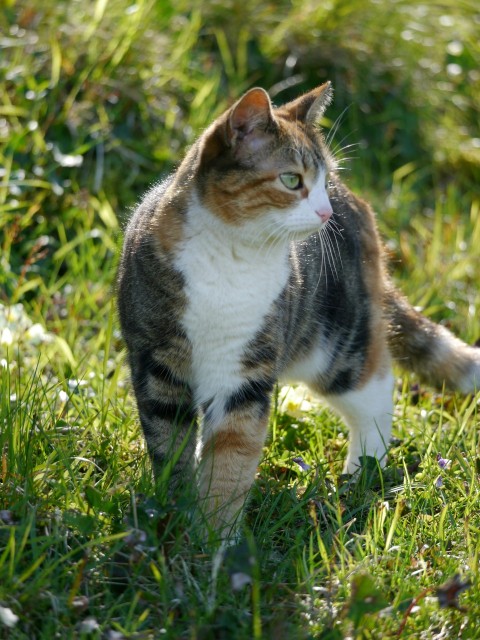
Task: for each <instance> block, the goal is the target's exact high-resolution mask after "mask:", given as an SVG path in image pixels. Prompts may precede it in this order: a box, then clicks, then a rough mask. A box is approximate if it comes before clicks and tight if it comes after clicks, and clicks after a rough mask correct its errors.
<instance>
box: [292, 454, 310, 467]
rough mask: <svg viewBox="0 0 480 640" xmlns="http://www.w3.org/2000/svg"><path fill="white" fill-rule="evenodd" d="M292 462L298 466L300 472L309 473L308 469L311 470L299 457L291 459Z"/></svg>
mask: <svg viewBox="0 0 480 640" xmlns="http://www.w3.org/2000/svg"><path fill="white" fill-rule="evenodd" d="M292 462H295V463H296V464H298V466H299V467H300V469H302V471H310V469H311V468H312V467H311V465H309V464H307V463H306V462H305V461H304V459H303V458H301V457H300V456H298V457H297V458H292Z"/></svg>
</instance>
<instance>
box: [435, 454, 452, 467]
mask: <svg viewBox="0 0 480 640" xmlns="http://www.w3.org/2000/svg"><path fill="white" fill-rule="evenodd" d="M437 462H438V466H439V467H440V469H448V467H449V466H450V465H451V463H452V461H451V460H449V459H448V458H442V456H441V454H440V453H437Z"/></svg>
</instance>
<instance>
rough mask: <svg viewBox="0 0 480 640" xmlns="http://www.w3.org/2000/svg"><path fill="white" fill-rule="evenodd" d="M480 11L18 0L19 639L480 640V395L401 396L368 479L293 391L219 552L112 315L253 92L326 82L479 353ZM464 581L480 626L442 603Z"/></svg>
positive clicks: (4, 295)
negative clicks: (133, 213)
mask: <svg viewBox="0 0 480 640" xmlns="http://www.w3.org/2000/svg"><path fill="white" fill-rule="evenodd" d="M477 13H478V9H477V8H476V7H475V5H474V3H468V2H465V3H463V4H462V7H461V8H457V7H453V5H452V7H450V5H449V4H448V3H444V4H442V5H437V4H435V6H434V5H428V4H424V5H422V4H420V5H418V4H415V5H414V4H412V3H411V2H410V1H407V0H402V1H399V2H390V3H385V2H380V3H378V2H373V1H372V2H350V3H347V4H345V3H343V2H332V3H316V2H302V3H295V2H294V3H286V2H285V3H283V2H280V3H277V5H275V7H274V6H273V5H268V4H263V5H258V2H249V1H247V2H241V3H239V2H234V1H233V0H232V1H231V2H230V1H228V2H223V3H213V2H212V3H201V4H198V6H197V5H196V3H182V2H180V3H179V4H178V5H177V4H173V3H170V2H168V1H167V0H161V1H160V0H159V1H157V2H154V1H153V0H142V1H140V2H136V3H134V4H132V3H128V2H126V1H124V0H111V1H110V2H102V1H101V0H99V1H98V2H94V3H87V4H85V3H81V2H54V1H53V0H45V2H43V3H41V4H40V3H35V2H33V3H32V2H28V3H27V2H16V1H14V0H8V1H7V2H6V3H5V8H4V9H2V13H1V14H0V48H1V55H0V93H1V95H2V104H1V105H0V304H1V306H0V637H5V638H15V639H16V638H22V639H23V638H28V639H29V640H32V639H37V638H42V639H45V640H47V639H48V640H50V639H51V638H53V637H62V638H70V637H71V638H80V637H93V638H95V637H97V638H100V637H105V638H108V639H109V640H119V639H120V638H159V637H168V638H174V639H177V638H184V637H185V638H187V637H188V638H192V639H193V638H202V639H204V638H238V639H242V638H245V639H249V640H250V639H251V638H277V637H278V638H299V639H302V638H305V639H307V638H331V639H335V638H344V637H348V636H350V637H355V638H384V637H387V636H388V635H390V636H392V635H393V636H394V635H395V634H397V633H398V632H399V631H400V630H402V629H403V631H402V634H403V635H402V637H424V638H441V637H447V636H449V637H462V638H475V637H477V635H478V632H477V630H476V624H477V622H476V621H477V620H478V618H479V616H480V605H479V603H478V597H477V594H478V585H479V579H478V558H479V551H480V545H479V537H478V534H479V531H480V516H479V510H478V500H479V480H478V478H479V476H478V474H479V471H480V468H479V459H480V458H479V446H480V443H479V441H478V439H479V433H480V429H479V424H480V420H479V415H478V411H479V409H478V401H477V400H476V399H475V398H472V397H467V398H463V397H461V396H455V395H450V394H441V393H433V392H431V391H430V390H428V389H425V388H423V387H419V386H418V385H417V381H416V380H415V379H413V378H409V377H408V376H405V377H404V378H399V380H398V385H397V391H396V409H395V419H394V441H393V444H392V449H391V452H390V460H389V464H388V466H387V469H386V470H385V472H384V473H383V474H379V473H378V470H376V469H371V470H370V471H371V474H370V475H369V474H365V475H364V476H363V477H362V478H361V479H360V481H359V482H358V483H357V484H355V483H352V482H351V481H349V479H348V478H342V477H341V475H340V474H341V469H342V464H343V460H344V457H345V452H346V443H347V433H346V430H345V428H344V425H343V424H342V422H341V421H340V420H339V419H338V418H337V417H335V416H334V415H332V414H331V413H330V412H329V411H328V410H327V409H325V408H324V407H322V406H320V405H317V404H315V403H313V404H310V405H307V404H303V405H301V402H300V400H299V399H298V397H296V396H295V395H294V396H292V399H291V401H290V402H288V401H286V402H283V403H282V397H281V395H280V396H279V400H278V406H277V409H276V410H275V411H274V412H273V413H272V420H271V423H272V424H271V426H272V429H271V431H272V437H271V439H270V440H269V442H268V445H267V447H266V448H265V453H264V458H263V461H262V463H261V465H260V468H259V474H258V478H257V482H256V484H255V486H254V488H253V489H252V495H251V499H250V503H249V508H248V511H247V515H246V519H245V530H244V533H245V535H244V541H243V542H242V543H241V545H239V546H237V547H233V548H232V549H231V550H230V551H228V553H227V554H226V556H225V557H224V558H223V557H221V556H220V555H215V554H213V555H212V553H211V550H209V549H205V548H204V547H203V546H202V544H201V542H200V540H199V532H198V531H196V529H195V528H194V527H192V526H191V525H190V524H189V516H190V513H191V509H192V505H191V504H190V503H189V502H188V499H187V498H185V500H184V501H183V502H182V501H180V502H179V503H177V504H175V505H168V504H167V505H165V504H164V503H163V502H161V501H160V500H159V499H157V497H156V496H155V490H154V485H153V481H152V478H151V471H150V465H149V462H148V459H147V457H146V454H145V448H144V444H143V440H142V437H141V434H140V429H139V425H138V420H137V417H136V412H135V407H134V401H133V397H132V392H131V388H130V385H129V381H128V373H127V370H126V367H125V364H124V351H123V344H122V341H121V339H120V336H119V331H118V323H117V319H116V317H115V311H114V304H113V297H114V286H113V280H114V273H115V264H116V257H117V253H118V248H119V246H120V243H121V229H122V226H123V223H124V221H125V219H126V218H127V216H128V211H129V209H130V208H131V207H132V206H134V204H135V202H136V201H137V200H138V198H139V197H140V195H141V193H142V192H143V191H144V190H145V188H147V187H148V186H149V185H150V184H152V183H153V182H155V181H156V180H158V179H159V178H161V177H162V176H163V175H165V174H166V173H168V172H169V171H171V170H172V168H173V167H174V166H175V164H176V163H177V162H178V160H179V158H180V157H181V155H182V153H183V150H184V149H185V147H186V146H187V145H188V144H189V143H191V141H192V140H193V139H194V137H195V136H196V135H197V134H198V133H199V132H200V131H202V130H203V128H204V127H205V126H206V125H207V124H208V123H209V122H210V121H211V119H212V117H213V116H214V115H215V114H216V113H219V112H220V111H221V110H222V109H223V108H224V107H225V105H227V104H228V103H229V102H231V101H232V100H234V99H236V98H237V97H238V95H239V94H240V93H241V92H242V91H243V90H244V89H247V88H248V87H250V86H253V85H255V84H260V85H263V86H265V87H266V88H270V89H271V91H272V95H273V96H274V100H275V101H276V102H277V103H280V102H282V101H283V100H286V99H287V98H289V97H291V96H293V95H295V94H297V93H298V92H299V91H302V90H306V89H307V88H310V87H311V86H313V85H315V84H319V83H320V82H323V81H324V80H325V79H327V78H330V79H332V81H333V83H334V85H335V89H336V99H335V103H334V105H333V107H332V108H331V109H330V110H329V112H327V118H328V119H327V120H326V121H325V126H326V128H327V129H330V128H333V127H336V125H335V122H336V118H337V116H339V115H340V114H341V113H342V112H343V111H344V109H345V108H347V110H346V111H345V113H344V114H343V115H342V116H341V119H340V122H339V126H338V129H337V131H336V133H335V136H334V141H333V146H334V147H335V146H337V145H338V146H339V147H343V146H346V145H350V144H353V145H356V146H354V147H352V148H349V149H346V150H345V153H344V155H346V156H352V158H351V159H350V160H348V161H347V162H346V163H345V164H346V171H345V172H344V176H345V179H346V181H347V182H348V184H349V185H350V186H352V187H356V189H357V192H358V193H360V194H361V195H363V196H364V197H366V198H367V199H369V200H370V201H372V203H373V204H374V206H375V208H376V210H377V211H378V216H379V223H380V227H381V229H382V232H383V233H384V235H385V236H386V237H387V238H388V251H389V260H390V265H391V268H392V270H393V271H394V273H395V277H396V279H397V281H398V282H399V283H400V284H401V287H402V289H403V290H404V291H405V293H407V294H408V295H409V297H410V299H411V300H412V302H413V303H414V304H416V305H419V306H421V307H423V308H424V310H425V313H426V314H427V315H429V316H431V317H432V318H434V319H435V320H436V321H441V322H443V323H446V324H447V325H448V326H450V327H451V328H452V329H453V330H454V331H455V332H456V333H457V334H459V335H460V336H462V337H463V338H464V339H465V340H467V341H468V342H470V343H473V342H475V341H476V340H477V339H478V338H479V337H480V320H479V313H478V311H479V306H480V297H479V293H478V276H479V273H480V204H479V196H478V167H479V158H478V137H479V136H478V110H477V107H478V100H479V94H478V87H479V86H480V85H479V84H478V82H476V79H477V80H478V78H477V76H476V75H475V74H477V75H478V67H479V63H480V57H479V56H480V52H479V48H478V38H477V37H476V36H475V33H476V32H475V24H477V26H478V22H476V20H478V18H475V16H476V15H477ZM477 30H478V29H477ZM393 52H395V55H393ZM449 65H450V66H449ZM451 65H454V66H451ZM455 65H456V66H455ZM299 409H302V410H299ZM438 454H441V456H442V458H444V459H448V460H450V461H451V462H450V463H449V465H448V466H447V467H446V468H445V469H442V468H441V467H440V466H439V464H438V460H437V455H438ZM439 478H440V480H439ZM457 573H458V574H459V575H460V578H459V582H458V584H457V588H458V594H459V597H458V600H457V598H456V597H455V598H453V600H452V601H451V602H450V604H452V605H455V604H458V605H460V606H461V607H463V609H458V608H457V609H455V608H454V607H451V608H441V607H440V605H439V599H438V597H437V592H436V589H437V588H438V587H439V586H440V585H442V584H443V583H445V581H446V580H447V579H449V578H451V577H452V576H453V575H454V574H457ZM466 581H471V586H470V588H466V589H465V590H464V592H462V593H461V595H460V587H461V585H462V584H463V583H464V582H466ZM453 591H454V590H453ZM415 598H417V599H418V603H417V604H418V608H415V609H413V610H411V611H410V610H409V606H410V605H412V603H413V604H415V602H416V601H415V600H414V599H415ZM9 625H10V626H9Z"/></svg>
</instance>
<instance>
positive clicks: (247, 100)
mask: <svg viewBox="0 0 480 640" xmlns="http://www.w3.org/2000/svg"><path fill="white" fill-rule="evenodd" d="M272 122H273V112H272V103H271V102H270V98H269V96H268V93H267V92H266V91H265V90H264V89H260V88H255V89H250V91H247V93H246V94H245V95H244V96H242V97H241V98H240V100H239V101H238V102H237V103H236V104H234V105H233V107H232V108H231V110H230V115H229V118H228V132H227V135H228V138H229V142H230V144H232V145H234V146H235V145H236V144H237V143H239V142H241V141H245V142H247V143H248V144H249V146H252V145H253V146H254V147H255V146H257V147H258V146H259V145H260V144H262V141H264V140H265V136H264V135H263V134H264V133H265V131H266V130H267V128H268V127H269V125H270V124H271V123H272Z"/></svg>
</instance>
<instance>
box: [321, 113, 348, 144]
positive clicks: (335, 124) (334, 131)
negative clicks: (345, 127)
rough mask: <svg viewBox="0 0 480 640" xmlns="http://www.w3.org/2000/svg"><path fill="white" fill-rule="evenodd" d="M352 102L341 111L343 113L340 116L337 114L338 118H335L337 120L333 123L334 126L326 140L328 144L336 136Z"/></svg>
mask: <svg viewBox="0 0 480 640" xmlns="http://www.w3.org/2000/svg"><path fill="white" fill-rule="evenodd" d="M350 107H351V104H348V105H347V106H346V107H345V109H344V110H343V111H342V112H341V114H340V115H339V116H337V118H336V119H335V122H334V123H333V125H332V128H331V129H330V131H329V132H328V135H327V137H326V138H325V142H326V143H327V145H328V146H330V143H331V141H332V140H333V138H334V137H335V135H336V133H337V131H338V127H339V126H340V124H341V122H342V119H343V116H344V115H345V114H346V113H347V111H348V110H349V109H350Z"/></svg>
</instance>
